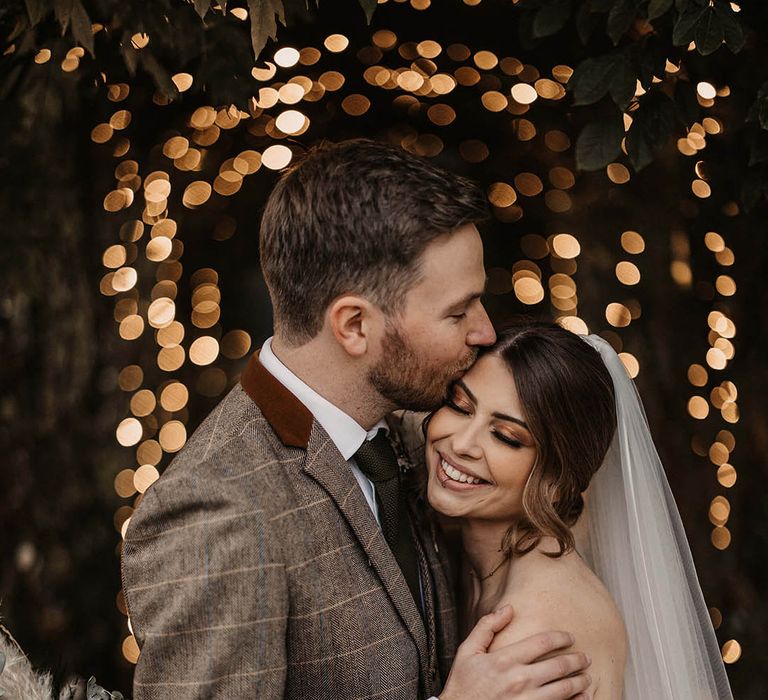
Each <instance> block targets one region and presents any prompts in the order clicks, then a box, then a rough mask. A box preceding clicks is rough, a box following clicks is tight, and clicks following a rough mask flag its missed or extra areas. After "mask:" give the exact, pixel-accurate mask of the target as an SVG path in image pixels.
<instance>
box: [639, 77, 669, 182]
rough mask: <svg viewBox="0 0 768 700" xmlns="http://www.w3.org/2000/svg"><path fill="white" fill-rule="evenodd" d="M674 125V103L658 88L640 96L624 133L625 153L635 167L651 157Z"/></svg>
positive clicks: (649, 160)
mask: <svg viewBox="0 0 768 700" xmlns="http://www.w3.org/2000/svg"><path fill="white" fill-rule="evenodd" d="M674 126H675V104H674V102H673V101H672V100H671V99H670V97H669V96H668V95H666V94H665V93H663V92H662V91H661V90H651V91H650V92H648V93H646V94H645V95H643V96H642V97H641V98H640V107H639V108H638V109H637V111H636V112H635V117H634V121H633V122H632V126H631V127H630V129H629V132H628V133H627V153H628V154H629V159H630V161H631V163H632V166H633V167H634V168H635V170H642V169H643V168H644V167H646V166H647V165H649V164H650V163H651V162H652V161H653V159H654V151H655V150H656V149H657V148H658V147H660V146H661V145H663V144H664V143H665V141H666V140H667V139H668V138H669V136H670V135H671V133H672V129H673V128H674Z"/></svg>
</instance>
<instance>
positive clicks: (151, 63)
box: [137, 47, 179, 100]
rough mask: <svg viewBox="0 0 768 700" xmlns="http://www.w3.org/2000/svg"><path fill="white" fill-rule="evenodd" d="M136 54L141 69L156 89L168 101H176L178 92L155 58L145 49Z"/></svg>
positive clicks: (166, 72)
mask: <svg viewBox="0 0 768 700" xmlns="http://www.w3.org/2000/svg"><path fill="white" fill-rule="evenodd" d="M137 53H138V54H139V61H140V62H141V65H142V67H143V68H144V70H146V71H147V73H149V74H150V75H151V76H152V78H153V80H154V81H155V85H156V86H157V87H158V89H159V90H160V91H161V92H162V93H163V94H164V95H166V96H167V97H168V98H169V99H171V100H175V99H177V98H178V97H179V90H178V88H177V87H176V85H175V83H174V82H173V80H171V76H170V74H169V73H168V71H167V70H166V69H165V68H164V67H163V66H162V65H161V63H160V61H158V60H157V57H156V56H155V55H154V54H153V53H152V52H151V51H149V50H147V48H146V47H145V48H143V49H142V50H141V51H139V52H137Z"/></svg>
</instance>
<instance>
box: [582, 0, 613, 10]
mask: <svg viewBox="0 0 768 700" xmlns="http://www.w3.org/2000/svg"><path fill="white" fill-rule="evenodd" d="M614 2H615V0H589V2H588V3H587V5H586V6H587V7H588V8H589V11H590V12H608V10H610V9H611V7H612V6H613V3H614Z"/></svg>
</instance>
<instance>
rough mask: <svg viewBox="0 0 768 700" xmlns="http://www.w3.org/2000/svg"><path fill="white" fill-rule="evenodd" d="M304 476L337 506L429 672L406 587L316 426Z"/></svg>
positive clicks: (345, 467) (352, 482) (356, 489)
mask: <svg viewBox="0 0 768 700" xmlns="http://www.w3.org/2000/svg"><path fill="white" fill-rule="evenodd" d="M304 472H305V473H306V474H308V475H309V476H310V477H312V478H313V479H314V480H315V481H317V483H318V484H320V486H322V487H323V489H325V491H327V492H328V495H329V496H330V497H331V498H332V499H333V500H334V502H335V503H336V506H337V508H338V509H339V511H340V512H341V514H342V515H343V516H344V519H345V520H346V521H347V523H348V524H349V526H350V528H351V529H352V532H354V534H355V537H356V538H357V540H358V542H359V543H360V546H361V547H362V548H363V550H364V551H365V553H366V555H367V556H368V561H369V563H370V565H371V566H372V567H373V568H374V570H375V571H376V573H377V574H378V575H379V578H380V579H381V582H382V584H383V586H384V590H386V592H387V594H388V595H389V597H390V599H391V600H392V603H393V604H394V606H395V608H396V609H397V611H398V613H399V614H400V617H401V619H402V621H403V623H404V624H405V626H406V627H407V629H408V631H409V633H410V635H411V637H412V638H413V641H414V643H415V644H416V647H417V649H418V651H419V658H420V661H421V666H422V668H423V669H425V670H426V669H428V668H429V650H428V644H427V634H426V631H425V629H424V622H423V621H422V619H421V615H420V614H419V610H418V608H417V607H416V603H415V602H414V600H413V596H412V595H411V592H410V589H409V588H408V584H407V583H406V581H405V578H404V577H403V574H402V572H401V570H400V567H399V565H398V563H397V560H396V559H395V556H394V554H392V550H390V548H389V546H388V545H387V542H386V540H385V539H384V534H383V532H382V530H381V528H380V527H379V525H378V524H377V522H376V519H375V518H374V517H373V513H372V512H371V509H370V507H369V506H368V502H367V501H366V500H365V496H364V495H363V492H362V491H361V490H360V485H359V484H358V483H357V480H356V479H355V476H354V474H352V470H351V469H350V468H349V463H348V462H347V461H346V460H345V459H344V458H343V457H342V456H341V454H340V453H339V451H338V450H337V449H336V446H335V445H334V444H333V442H332V441H331V439H330V438H329V437H328V435H327V434H326V432H325V431H324V430H323V428H322V427H321V426H320V425H319V424H318V423H314V425H313V426H312V432H311V433H310V436H309V443H308V445H307V459H306V462H305V464H304Z"/></svg>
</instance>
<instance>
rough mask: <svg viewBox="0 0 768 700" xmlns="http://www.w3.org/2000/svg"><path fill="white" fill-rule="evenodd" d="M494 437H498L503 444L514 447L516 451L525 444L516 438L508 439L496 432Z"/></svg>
mask: <svg viewBox="0 0 768 700" xmlns="http://www.w3.org/2000/svg"><path fill="white" fill-rule="evenodd" d="M493 435H494V437H496V438H497V439H498V440H500V441H501V442H503V443H504V444H505V445H509V446H510V447H514V448H515V449H517V448H519V447H522V446H523V443H522V442H520V441H519V440H515V438H511V437H507V436H506V435H502V434H501V433H497V432H494V433H493Z"/></svg>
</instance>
